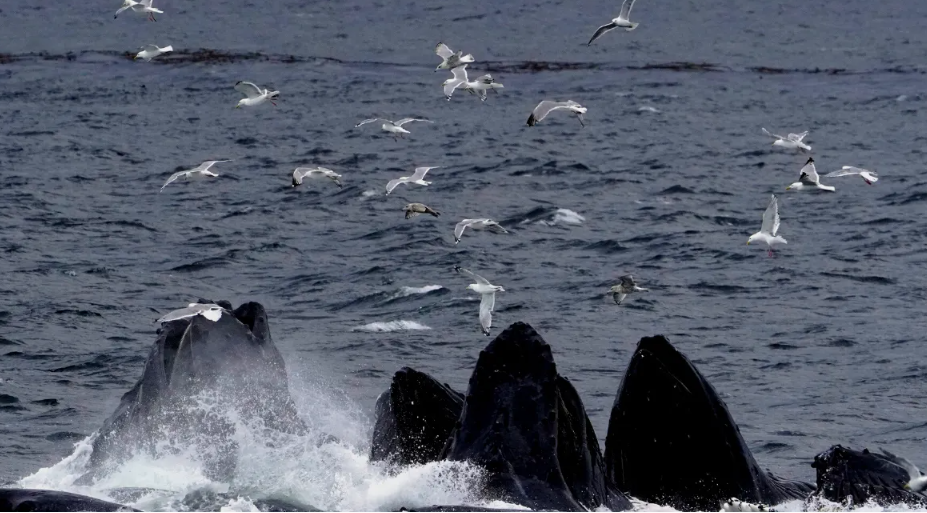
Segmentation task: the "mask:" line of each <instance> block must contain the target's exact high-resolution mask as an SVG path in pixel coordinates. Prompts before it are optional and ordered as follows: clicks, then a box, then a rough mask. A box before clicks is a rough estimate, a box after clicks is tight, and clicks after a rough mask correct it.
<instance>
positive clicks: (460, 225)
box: [454, 219, 476, 242]
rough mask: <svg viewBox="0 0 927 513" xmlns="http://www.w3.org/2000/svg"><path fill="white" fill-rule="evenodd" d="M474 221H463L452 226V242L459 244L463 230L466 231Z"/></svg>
mask: <svg viewBox="0 0 927 513" xmlns="http://www.w3.org/2000/svg"><path fill="white" fill-rule="evenodd" d="M474 221H476V220H475V219H464V220H463V221H461V222H459V223H457V225H456V226H454V240H455V241H456V242H460V238H461V237H462V236H463V232H464V230H466V229H467V227H468V226H470V225H471V224H473V223H474Z"/></svg>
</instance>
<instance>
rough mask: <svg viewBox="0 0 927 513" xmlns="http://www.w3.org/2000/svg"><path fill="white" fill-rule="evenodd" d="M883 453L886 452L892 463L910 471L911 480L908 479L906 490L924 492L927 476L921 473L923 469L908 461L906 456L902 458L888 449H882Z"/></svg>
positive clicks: (926, 487)
mask: <svg viewBox="0 0 927 513" xmlns="http://www.w3.org/2000/svg"><path fill="white" fill-rule="evenodd" d="M882 454H884V455H885V457H886V458H888V459H889V460H891V462H892V463H894V464H895V465H898V466H899V467H901V468H903V469H904V470H905V472H907V473H908V477H909V478H910V481H908V482H907V484H905V485H904V489H905V490H910V491H912V492H918V493H920V492H923V491H924V490H925V489H927V476H924V475H921V471H920V469H918V468H917V466H915V465H914V464H913V463H911V462H910V461H908V460H907V459H906V458H902V457H901V456H895V455H894V454H892V453H890V452H888V451H886V450H885V449H882Z"/></svg>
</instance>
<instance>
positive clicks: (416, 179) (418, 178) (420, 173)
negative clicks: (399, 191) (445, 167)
mask: <svg viewBox="0 0 927 513" xmlns="http://www.w3.org/2000/svg"><path fill="white" fill-rule="evenodd" d="M438 167H439V166H434V167H417V168H415V172H414V173H412V176H401V177H399V178H394V179H392V180H390V181H389V182H387V184H386V194H389V193H391V192H393V189H395V188H396V186H397V185H399V184H401V183H414V184H415V185H431V182H426V181H425V180H424V178H425V174H426V173H428V171H431V170H432V169H438Z"/></svg>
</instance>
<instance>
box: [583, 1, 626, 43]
mask: <svg viewBox="0 0 927 513" xmlns="http://www.w3.org/2000/svg"><path fill="white" fill-rule="evenodd" d="M632 7H634V0H624V3H622V4H621V12H620V13H618V17H617V18H615V19H613V20H612V21H611V23H608V24H606V25H602V26H601V27H599V28H598V29H596V31H595V34H592V39H590V40H589V42H588V43H586V46H592V42H593V41H595V40H596V39H598V38H600V37H602V34H605V33H606V32H608V31H610V30H614V29H616V28H623V29H625V30H627V31H628V32H630V31H632V30H634V29H636V28H637V26H638V25H639V23H632V22H631V21H630V20H629V19H628V16H630V15H631V8H632Z"/></svg>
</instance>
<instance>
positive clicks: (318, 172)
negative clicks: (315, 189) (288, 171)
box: [293, 167, 344, 189]
mask: <svg viewBox="0 0 927 513" xmlns="http://www.w3.org/2000/svg"><path fill="white" fill-rule="evenodd" d="M305 178H328V179H329V180H331V181H333V182H335V185H337V186H338V188H339V189H343V188H344V184H342V183H341V180H339V178H341V175H339V174H338V173H336V172H334V171H332V170H331V169H328V168H325V167H298V168H296V169H295V170H293V187H296V186H297V185H302V183H303V179H305Z"/></svg>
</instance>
